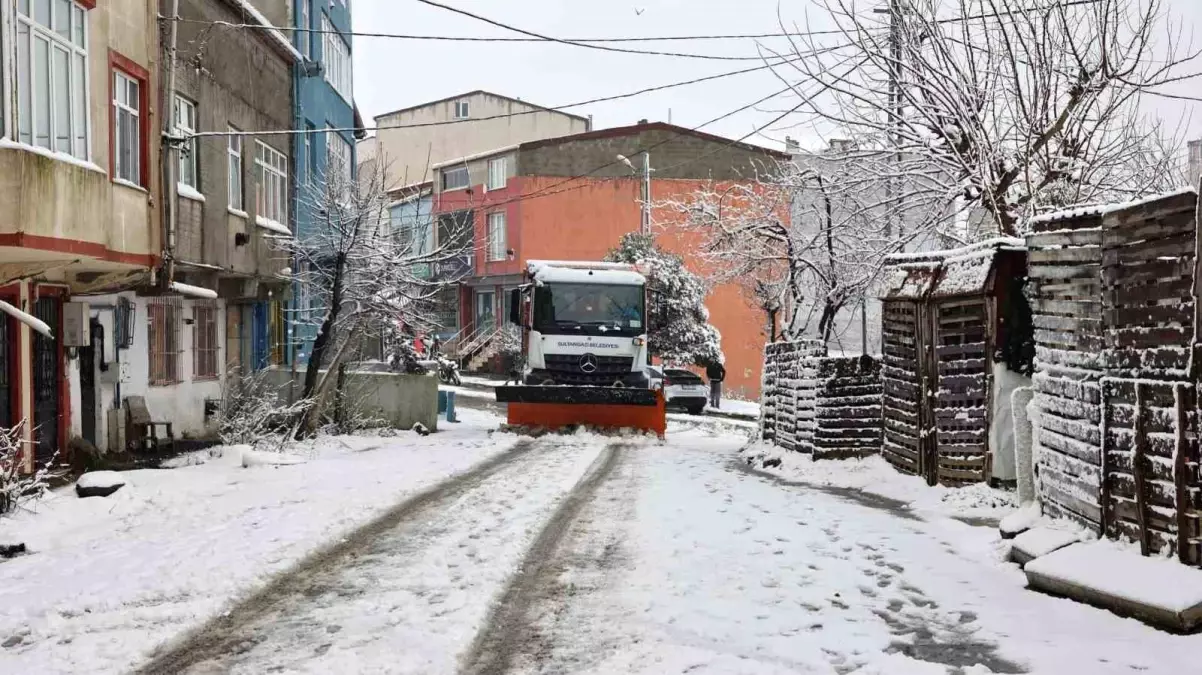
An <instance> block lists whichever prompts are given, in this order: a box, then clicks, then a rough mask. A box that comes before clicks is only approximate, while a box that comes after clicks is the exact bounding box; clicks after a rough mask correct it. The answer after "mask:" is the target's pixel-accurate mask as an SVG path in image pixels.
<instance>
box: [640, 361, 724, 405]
mask: <svg viewBox="0 0 1202 675" xmlns="http://www.w3.org/2000/svg"><path fill="white" fill-rule="evenodd" d="M647 377H648V378H649V379H650V380H651V387H652V388H653V389H658V388H660V387H662V388H663V390H664V400H665V401H666V402H667V404H668V407H669V408H683V409H685V410H686V411H688V413H689V414H690V415H700V414H701V411H703V410H705V404H706V403H707V402H708V401H709V390H708V389H707V388H706V386H705V380H703V379H701V376H700V375H697V374H696V373H693V372H690V371H687V370H683V369H681V368H663V367H660V366H647Z"/></svg>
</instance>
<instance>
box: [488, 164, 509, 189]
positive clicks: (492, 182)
mask: <svg viewBox="0 0 1202 675" xmlns="http://www.w3.org/2000/svg"><path fill="white" fill-rule="evenodd" d="M505 173H506V166H505V158H504V157H498V158H496V159H490V160H488V189H489V190H501V189H504V187H505V182H506V176H505Z"/></svg>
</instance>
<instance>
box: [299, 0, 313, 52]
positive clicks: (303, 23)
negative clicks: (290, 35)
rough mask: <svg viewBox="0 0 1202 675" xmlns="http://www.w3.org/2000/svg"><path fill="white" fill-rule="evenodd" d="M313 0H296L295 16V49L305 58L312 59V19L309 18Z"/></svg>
mask: <svg viewBox="0 0 1202 675" xmlns="http://www.w3.org/2000/svg"><path fill="white" fill-rule="evenodd" d="M312 2H313V0H296V4H297V10H296V11H297V13H298V16H297V17H296V28H297V31H296V50H297V51H298V52H300V53H301V56H304V57H305V58H306V59H309V60H312V58H313V57H312V54H313V51H312V50H313V47H312V42H313V39H312V34H311V32H310V31H312V30H313V25H312V23H313V19H312V18H311V14H312V10H311V8H310V5H311V4H312Z"/></svg>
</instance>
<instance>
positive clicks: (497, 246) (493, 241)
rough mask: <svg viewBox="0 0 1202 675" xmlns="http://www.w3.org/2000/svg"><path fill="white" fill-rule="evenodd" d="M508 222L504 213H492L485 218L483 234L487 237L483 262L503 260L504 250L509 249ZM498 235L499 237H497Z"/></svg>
mask: <svg viewBox="0 0 1202 675" xmlns="http://www.w3.org/2000/svg"><path fill="white" fill-rule="evenodd" d="M508 220H509V219H508V218H507V217H506V215H505V212H504V211H492V212H491V213H489V214H488V216H486V217H485V221H484V222H485V228H486V229H485V234H486V235H487V236H488V247H487V251H486V254H487V256H486V260H485V262H503V261H504V260H505V254H506V250H507V249H508V248H509V231H508V229H507V228H508V227H509V224H508ZM498 225H499V227H498ZM498 233H500V235H501V236H499V237H498V236H497V234H498Z"/></svg>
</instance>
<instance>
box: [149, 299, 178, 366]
mask: <svg viewBox="0 0 1202 675" xmlns="http://www.w3.org/2000/svg"><path fill="white" fill-rule="evenodd" d="M146 309H147V311H148V312H149V313H150V330H149V347H150V383H151V384H153V385H164V384H176V383H177V382H179V354H180V348H179V321H180V306H179V304H178V301H175V300H171V299H163V298H159V299H156V300H152V301H151V302H150V304H148V305H147V306H146Z"/></svg>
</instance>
